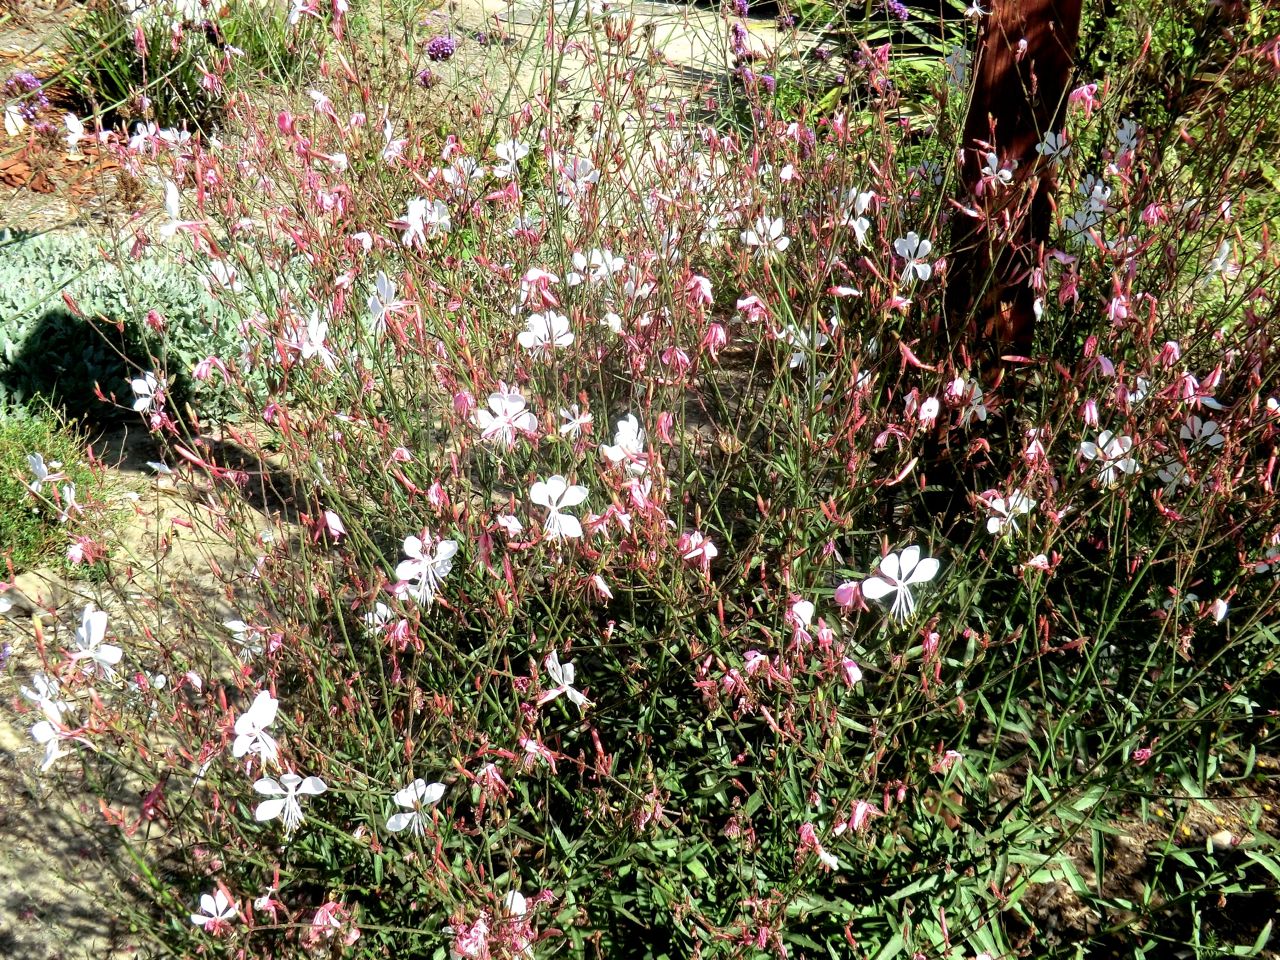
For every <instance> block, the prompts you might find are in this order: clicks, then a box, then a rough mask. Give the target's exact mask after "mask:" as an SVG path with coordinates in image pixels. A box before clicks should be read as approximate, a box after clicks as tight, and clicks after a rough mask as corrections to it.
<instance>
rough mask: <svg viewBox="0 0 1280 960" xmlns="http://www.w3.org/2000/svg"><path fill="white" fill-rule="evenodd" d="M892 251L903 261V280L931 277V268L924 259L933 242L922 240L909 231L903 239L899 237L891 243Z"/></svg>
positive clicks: (931, 248)
mask: <svg viewBox="0 0 1280 960" xmlns="http://www.w3.org/2000/svg"><path fill="white" fill-rule="evenodd" d="M893 250H894V252H895V253H896V254H897V255H898V256H900V257H901V258H902V259H903V261H904V263H903V265H902V279H903V280H905V281H910V280H911V279H912V278H913V277H919V278H920V279H921V280H928V279H929V278H930V277H931V276H933V267H932V266H930V265H929V263H928V262H926V260H925V257H927V256H929V253H930V251H932V250H933V242H932V241H931V240H922V239H920V235H919V234H917V233H916V232H915V231H914V230H911V231H909V232H908V233H907V235H906V236H905V237H899V238H898V239H897V240H895V241H893Z"/></svg>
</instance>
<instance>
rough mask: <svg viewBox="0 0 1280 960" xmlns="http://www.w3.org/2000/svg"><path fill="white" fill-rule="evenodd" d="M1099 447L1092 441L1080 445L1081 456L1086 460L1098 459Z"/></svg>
mask: <svg viewBox="0 0 1280 960" xmlns="http://www.w3.org/2000/svg"><path fill="white" fill-rule="evenodd" d="M1098 453H1099V450H1098V445H1097V444H1096V443H1093V442H1092V441H1090V440H1085V441H1084V442H1082V443H1081V444H1080V455H1081V456H1082V457H1084V458H1085V459H1086V460H1097V459H1098Z"/></svg>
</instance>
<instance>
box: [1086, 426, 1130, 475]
mask: <svg viewBox="0 0 1280 960" xmlns="http://www.w3.org/2000/svg"><path fill="white" fill-rule="evenodd" d="M1132 449H1133V438H1132V437H1117V436H1116V435H1115V434H1113V433H1112V432H1111V431H1110V430H1103V431H1102V433H1100V434H1098V441H1097V443H1092V442H1090V441H1088V440H1085V441H1083V442H1082V443H1081V444H1080V455H1081V456H1082V457H1084V458H1085V459H1086V460H1097V461H1098V481H1099V482H1100V483H1101V484H1102V485H1103V486H1104V487H1111V486H1114V485H1115V484H1116V483H1118V482H1119V480H1120V475H1121V474H1122V473H1130V474H1132V473H1137V471H1138V461H1137V460H1135V459H1133V458H1132V457H1131V456H1129V451H1130V450H1132Z"/></svg>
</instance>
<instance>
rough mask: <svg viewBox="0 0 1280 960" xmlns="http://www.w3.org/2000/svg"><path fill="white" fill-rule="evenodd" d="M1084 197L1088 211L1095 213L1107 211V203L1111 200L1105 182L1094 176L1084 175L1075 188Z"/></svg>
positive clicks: (1109, 189)
mask: <svg viewBox="0 0 1280 960" xmlns="http://www.w3.org/2000/svg"><path fill="white" fill-rule="evenodd" d="M1076 189H1077V190H1079V191H1080V193H1081V194H1083V195H1084V198H1085V202H1086V204H1087V206H1088V209H1090V210H1092V211H1093V212H1095V213H1102V212H1103V211H1105V210H1106V209H1107V203H1108V202H1109V201H1110V200H1111V188H1110V187H1109V186H1107V184H1106V182H1105V181H1104V180H1103V179H1102V178H1101V177H1099V176H1097V175H1096V174H1092V173H1088V174H1085V178H1084V180H1082V181H1081V182H1080V185H1079V186H1078V187H1077V188H1076Z"/></svg>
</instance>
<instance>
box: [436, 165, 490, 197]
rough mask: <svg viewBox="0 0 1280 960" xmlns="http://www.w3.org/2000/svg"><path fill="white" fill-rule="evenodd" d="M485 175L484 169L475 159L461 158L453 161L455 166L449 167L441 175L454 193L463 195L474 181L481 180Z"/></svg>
mask: <svg viewBox="0 0 1280 960" xmlns="http://www.w3.org/2000/svg"><path fill="white" fill-rule="evenodd" d="M484 175H485V169H484V167H482V166H480V165H479V164H478V163H477V162H476V161H475V158H473V157H459V158H458V159H457V160H455V161H453V166H451V167H449V168H448V169H447V170H445V171H444V172H443V173H442V174H441V178H442V179H443V180H444V182H445V183H447V184H448V185H449V188H450V189H451V190H453V192H454V193H463V192H465V191H466V189H467V187H468V186H469V185H470V183H471V181H472V180H479V179H481V178H483V177H484Z"/></svg>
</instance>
